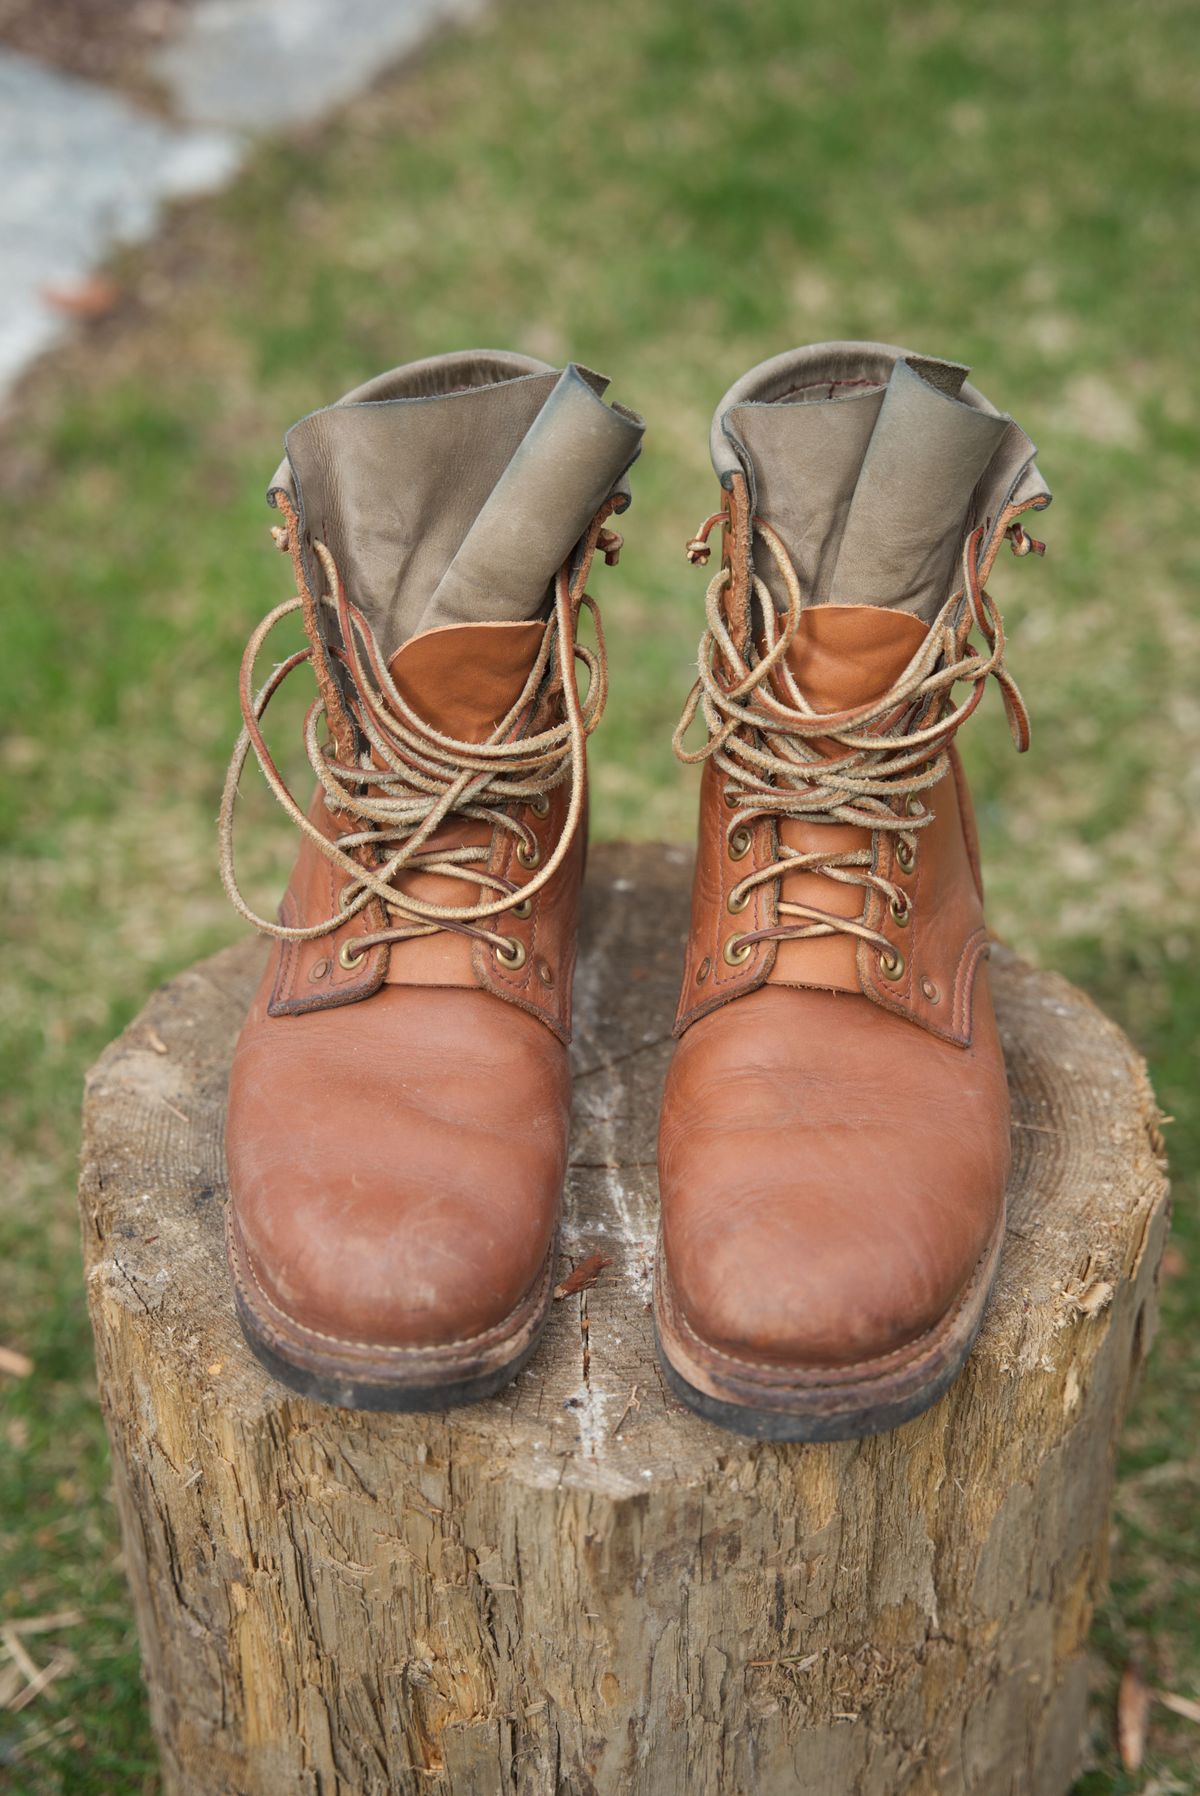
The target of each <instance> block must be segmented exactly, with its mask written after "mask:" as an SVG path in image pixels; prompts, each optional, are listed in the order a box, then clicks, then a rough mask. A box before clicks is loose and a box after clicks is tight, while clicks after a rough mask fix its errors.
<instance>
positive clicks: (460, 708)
mask: <svg viewBox="0 0 1200 1796" xmlns="http://www.w3.org/2000/svg"><path fill="white" fill-rule="evenodd" d="M544 630H545V625H544V624H542V623H539V622H537V621H532V622H528V623H512V624H450V625H446V626H444V627H442V628H439V629H433V630H426V631H424V632H423V633H422V634H421V635H420V636H414V637H413V638H412V639H411V640H410V641H409V642H406V643H405V644H404V646H403V647H402V648H400V649H398V650H397V651H396V653H395V654H394V655H393V656H392V659H391V662H390V663H389V666H388V672H389V673H390V674H391V676H392V679H393V681H394V682H395V685H396V688H397V690H398V691H399V693H400V696H401V698H402V699H403V700H404V701H405V703H406V704H407V705H409V706H411V708H412V709H413V710H414V711H415V712H416V713H417V715H418V716H419V717H422V718H424V720H425V722H426V723H429V724H431V725H432V726H433V728H434V729H435V730H440V731H441V733H442V735H444V736H453V737H454V738H455V739H456V740H457V741H459V742H486V741H487V738H488V737H489V736H490V735H491V733H492V731H493V730H494V729H495V728H496V725H497V724H498V723H500V722H501V721H502V720H503V718H505V717H506V716H507V715H508V713H509V712H510V711H511V710H512V708H513V706H514V705H515V704H516V702H517V700H518V698H519V697H520V696H521V688H522V687H523V686H524V684H525V681H526V679H527V678H528V677H529V670H530V668H531V667H532V666H533V662H534V657H535V656H536V654H537V652H538V648H539V646H540V644H541V640H542V635H543V632H544Z"/></svg>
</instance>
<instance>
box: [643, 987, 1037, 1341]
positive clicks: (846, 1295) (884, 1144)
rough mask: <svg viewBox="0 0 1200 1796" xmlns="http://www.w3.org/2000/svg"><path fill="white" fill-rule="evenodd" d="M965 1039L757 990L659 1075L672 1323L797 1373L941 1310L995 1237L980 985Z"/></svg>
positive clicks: (906, 1332)
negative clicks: (663, 1087) (970, 1035)
mask: <svg viewBox="0 0 1200 1796" xmlns="http://www.w3.org/2000/svg"><path fill="white" fill-rule="evenodd" d="M975 1024H976V1028H975V1040H974V1044H973V1045H972V1046H971V1047H969V1048H960V1047H957V1046H955V1045H953V1044H951V1043H948V1042H944V1041H940V1040H938V1039H937V1038H936V1037H934V1036H932V1035H929V1034H926V1033H924V1032H917V1031H915V1030H914V1029H913V1028H912V1025H911V1024H910V1023H909V1022H907V1021H906V1020H905V1019H903V1018H901V1017H897V1016H892V1015H890V1014H889V1013H887V1012H885V1011H882V1010H880V1009H879V1008H877V1007H876V1006H875V1005H874V1004H872V1003H871V1002H870V1001H869V1000H868V999H866V998H864V997H861V996H859V995H857V994H850V993H842V992H826V991H814V990H794V989H785V988H782V987H769V986H768V987H764V988H762V989H761V990H759V991H757V992H753V993H750V994H748V995H746V996H745V997H742V998H741V999H739V1000H738V1002H737V1003H735V1004H730V1005H727V1006H725V1007H724V1008H722V1009H720V1010H717V1011H714V1012H713V1013H712V1014H711V1015H709V1016H708V1017H706V1018H704V1019H702V1020H701V1021H699V1022H697V1023H695V1024H693V1026H692V1027H691V1028H690V1029H689V1030H688V1032H687V1034H686V1035H685V1036H684V1038H683V1040H682V1041H681V1042H680V1044H679V1047H678V1049H677V1051H676V1054H675V1057H674V1060H673V1062H672V1065H671V1070H670V1075H669V1079H668V1086H667V1093H666V1097H665V1101H664V1106H663V1108H664V1126H663V1131H662V1137H661V1145H660V1182H661V1189H662V1207H663V1241H664V1248H665V1252H666V1258H667V1262H668V1266H669V1276H670V1282H671V1288H672V1292H673V1296H674V1301H675V1304H676V1306H677V1309H678V1312H679V1314H680V1315H681V1317H682V1319H683V1322H684V1324H685V1326H686V1327H687V1328H689V1329H690V1330H691V1331H693V1332H694V1334H695V1335H696V1336H697V1337H698V1338H699V1339H700V1341H702V1342H704V1343H706V1344H708V1345H710V1346H712V1347H715V1348H717V1349H719V1350H720V1351H722V1352H725V1353H729V1354H733V1355H738V1354H743V1355H746V1356H748V1357H750V1358H752V1359H756V1360H761V1361H765V1362H775V1363H784V1364H787V1365H791V1366H795V1367H799V1368H804V1367H811V1368H820V1367H838V1366H849V1365H855V1364H859V1363H861V1362H869V1361H873V1360H877V1359H879V1358H881V1357H883V1356H886V1355H887V1354H890V1353H894V1352H896V1351H897V1350H899V1349H901V1348H904V1347H906V1346H908V1345H909V1344H911V1343H913V1342H915V1341H917V1340H918V1339H920V1337H921V1336H922V1335H924V1334H925V1333H926V1332H927V1331H929V1330H931V1329H934V1328H935V1327H936V1326H937V1325H938V1324H939V1323H940V1322H941V1321H942V1320H943V1319H944V1318H945V1317H946V1315H947V1313H948V1312H950V1311H952V1310H953V1309H954V1307H955V1305H956V1303H957V1301H958V1300H959V1298H960V1297H961V1296H962V1294H963V1293H964V1292H965V1291H966V1290H967V1288H968V1286H969V1285H970V1283H971V1280H972V1276H973V1275H974V1274H975V1272H976V1268H977V1267H978V1264H979V1262H980V1259H981V1257H982V1256H983V1255H984V1254H985V1252H986V1250H987V1248H988V1246H989V1243H990V1242H991V1241H992V1240H993V1238H994V1235H995V1231H996V1227H997V1225H998V1222H999V1219H1000V1216H1001V1214H1002V1207H1003V1195H1002V1194H1003V1190H1004V1184H1005V1179H1006V1176H1007V1170H1008V1158H1009V1145H1008V1101H1007V1088H1006V1086H1005V1081H1004V1071H1003V1064H1002V1061H1001V1057H1000V1054H999V1050H998V1044H997V1042H996V1039H995V1023H994V1019H993V1016H992V1011H991V1005H990V1001H989V998H988V994H987V990H986V979H982V980H981V981H980V983H979V986H978V988H977V992H976V1001H975Z"/></svg>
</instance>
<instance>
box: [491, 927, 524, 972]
mask: <svg viewBox="0 0 1200 1796" xmlns="http://www.w3.org/2000/svg"><path fill="white" fill-rule="evenodd" d="M506 939H507V941H508V947H507V948H494V949H493V950H492V952H493V953H494V954H495V956H496V959H497V960H498V961H499V962H500V965H501V966H502V967H507V968H508V969H509V971H510V972H513V973H515V972H517V971H518V969H519V968H521V967H523V966H524V965H525V944H524V942H520V941H518V940H517V938H516V936H515V935H510V936H508V937H507V938H506Z"/></svg>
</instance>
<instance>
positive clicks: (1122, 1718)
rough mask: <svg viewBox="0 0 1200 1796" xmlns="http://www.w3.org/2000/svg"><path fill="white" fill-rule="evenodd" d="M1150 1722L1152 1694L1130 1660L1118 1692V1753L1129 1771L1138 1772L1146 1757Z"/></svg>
mask: <svg viewBox="0 0 1200 1796" xmlns="http://www.w3.org/2000/svg"><path fill="white" fill-rule="evenodd" d="M1149 1719H1150V1692H1149V1690H1148V1689H1147V1687H1146V1682H1145V1679H1144V1678H1143V1677H1142V1674H1141V1672H1140V1671H1139V1670H1138V1668H1137V1666H1136V1665H1135V1664H1134V1663H1133V1662H1132V1660H1131V1661H1130V1663H1129V1664H1128V1665H1127V1666H1126V1667H1125V1669H1124V1671H1123V1672H1122V1673H1121V1683H1120V1687H1119V1688H1118V1690H1117V1751H1118V1753H1119V1754H1120V1758H1121V1764H1122V1765H1123V1766H1124V1768H1125V1770H1126V1771H1139V1770H1140V1769H1141V1764H1142V1760H1143V1758H1144V1757H1145V1756H1146V1726H1147V1723H1148V1721H1149Z"/></svg>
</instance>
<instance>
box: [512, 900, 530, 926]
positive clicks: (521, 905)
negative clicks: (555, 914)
mask: <svg viewBox="0 0 1200 1796" xmlns="http://www.w3.org/2000/svg"><path fill="white" fill-rule="evenodd" d="M508 909H509V914H510V916H514V917H519V918H520V919H521V921H522V923H523V922H524V921H525V919H526V917H529V916H532V915H533V899H532V898H519V899H518V900H517V902H516V904H510V905H509V907H508Z"/></svg>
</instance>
